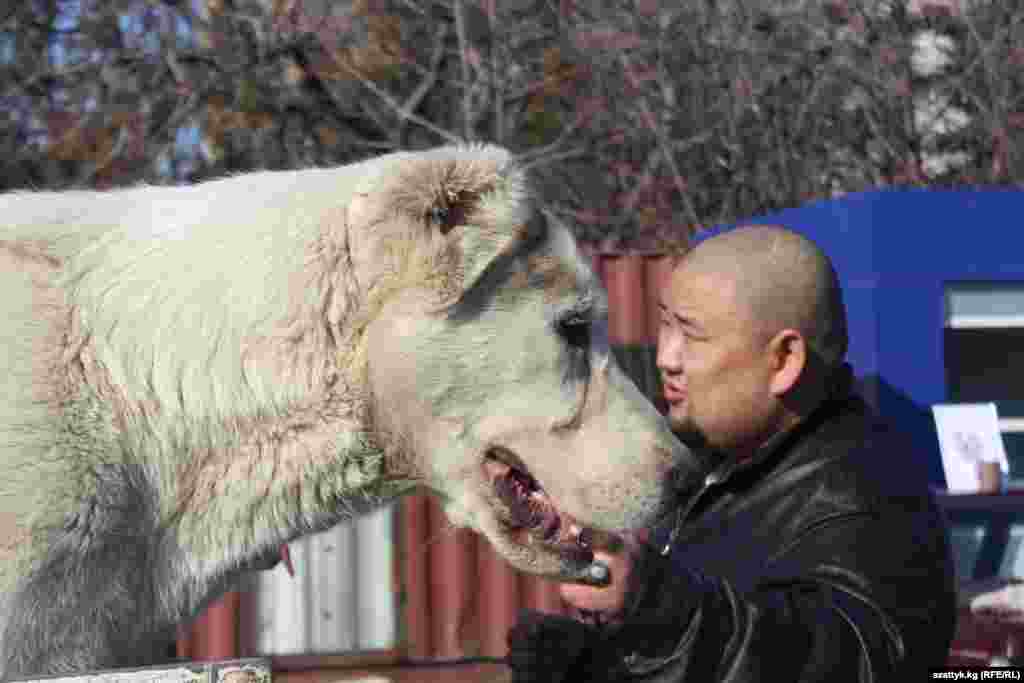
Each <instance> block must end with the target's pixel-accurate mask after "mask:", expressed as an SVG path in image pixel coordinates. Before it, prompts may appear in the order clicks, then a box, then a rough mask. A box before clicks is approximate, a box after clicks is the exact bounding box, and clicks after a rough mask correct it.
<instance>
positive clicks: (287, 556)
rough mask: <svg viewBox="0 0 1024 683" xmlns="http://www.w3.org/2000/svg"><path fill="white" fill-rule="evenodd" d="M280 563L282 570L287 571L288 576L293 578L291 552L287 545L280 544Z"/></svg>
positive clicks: (293, 570) (293, 566)
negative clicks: (282, 566)
mask: <svg viewBox="0 0 1024 683" xmlns="http://www.w3.org/2000/svg"><path fill="white" fill-rule="evenodd" d="M281 561H282V562H284V568H285V569H287V570H288V576H291V577H294V576H295V565H293V564H292V551H291V549H290V548H289V547H288V544H287V543H282V544H281Z"/></svg>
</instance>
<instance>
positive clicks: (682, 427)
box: [668, 414, 707, 449]
mask: <svg viewBox="0 0 1024 683" xmlns="http://www.w3.org/2000/svg"><path fill="white" fill-rule="evenodd" d="M668 426H669V429H671V430H672V433H673V434H675V436H676V438H677V439H679V440H680V441H682V442H683V443H684V444H686V445H687V446H689V447H690V448H694V449H698V448H701V447H703V446H705V445H706V444H707V438H706V437H705V436H704V432H702V431H701V430H700V428H699V427H697V425H695V424H694V423H693V421H692V420H690V419H689V418H677V417H673V416H672V415H671V414H669V416H668Z"/></svg>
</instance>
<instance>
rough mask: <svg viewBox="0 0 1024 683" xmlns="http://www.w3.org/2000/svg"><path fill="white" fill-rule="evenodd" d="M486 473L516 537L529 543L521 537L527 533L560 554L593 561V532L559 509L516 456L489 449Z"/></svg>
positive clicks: (578, 559)
mask: <svg viewBox="0 0 1024 683" xmlns="http://www.w3.org/2000/svg"><path fill="white" fill-rule="evenodd" d="M484 470H485V472H486V473H487V476H488V477H489V479H490V481H491V485H492V486H493V488H494V492H495V495H496V496H497V497H498V500H500V501H501V502H502V503H503V504H504V506H505V507H506V508H507V510H508V515H509V517H508V519H507V520H505V521H506V523H507V524H508V526H509V527H510V531H511V532H513V535H514V536H515V537H519V540H521V541H524V540H528V539H523V538H521V536H522V534H526V535H527V536H529V537H531V538H532V539H535V540H536V541H540V542H541V543H544V544H547V545H551V546H556V549H557V551H558V552H559V553H560V554H564V555H570V556H572V558H573V559H574V560H576V561H584V562H590V561H592V560H593V550H592V549H591V545H592V540H593V535H594V532H593V530H591V529H589V528H587V527H584V526H582V525H580V524H578V523H577V522H576V520H574V519H573V518H572V517H571V516H570V515H569V514H567V513H565V512H561V511H560V510H558V508H557V507H555V504H554V503H553V502H552V501H551V498H550V497H548V494H547V493H546V492H545V491H544V488H543V487H542V486H541V485H540V484H539V483H538V482H537V480H536V479H534V478H533V476H531V475H530V473H529V472H528V471H527V470H526V467H525V466H524V465H523V464H522V463H521V461H520V460H519V459H518V458H517V457H516V456H515V455H514V454H513V453H511V452H509V451H506V450H504V449H500V448H494V449H491V450H489V451H488V452H487V454H486V456H485V458H484Z"/></svg>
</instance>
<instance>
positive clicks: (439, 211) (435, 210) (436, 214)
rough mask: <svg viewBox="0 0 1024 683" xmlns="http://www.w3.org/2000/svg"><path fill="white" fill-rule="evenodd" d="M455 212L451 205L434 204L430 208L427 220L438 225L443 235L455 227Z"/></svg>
mask: <svg viewBox="0 0 1024 683" xmlns="http://www.w3.org/2000/svg"><path fill="white" fill-rule="evenodd" d="M455 213H456V212H455V211H453V210H452V209H451V207H448V206H434V207H432V208H431V209H430V212H429V213H428V215H427V220H428V221H430V222H431V223H432V224H433V225H436V226H437V228H438V229H439V230H440V231H441V234H442V235H447V234H448V233H449V232H451V231H452V228H454V227H455V220H454V218H455Z"/></svg>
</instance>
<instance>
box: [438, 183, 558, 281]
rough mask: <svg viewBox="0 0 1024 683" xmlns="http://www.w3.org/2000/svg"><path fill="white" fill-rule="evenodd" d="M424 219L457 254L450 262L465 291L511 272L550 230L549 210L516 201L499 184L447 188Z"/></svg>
mask: <svg viewBox="0 0 1024 683" xmlns="http://www.w3.org/2000/svg"><path fill="white" fill-rule="evenodd" d="M517 199H518V198H517ZM424 218H425V221H426V223H427V226H428V230H431V231H432V232H434V233H435V235H434V237H435V238H440V239H442V240H444V241H445V243H446V244H445V245H444V246H445V248H446V249H447V250H448V253H450V254H451V255H452V257H453V258H452V259H451V260H449V266H450V267H452V268H453V270H454V271H456V272H455V275H456V278H455V279H456V280H457V281H458V283H459V286H458V290H459V294H464V293H465V292H468V291H470V290H471V289H473V288H474V287H477V286H478V285H483V284H485V283H484V282H483V281H484V280H485V279H486V278H487V277H488V276H492V275H493V276H502V275H508V274H509V273H508V271H509V269H510V268H514V267H515V264H514V263H513V262H514V261H516V260H517V257H518V256H520V255H523V254H525V253H526V252H527V251H528V250H529V249H530V248H531V247H532V246H533V245H534V244H536V242H537V241H538V240H541V239H543V238H544V236H545V234H546V232H547V222H546V219H545V216H544V214H543V213H542V212H541V211H540V210H538V209H537V208H536V207H534V206H533V204H532V203H529V202H528V201H526V200H522V199H519V203H516V202H514V201H512V199H511V198H510V197H508V196H507V194H506V193H503V192H501V191H500V190H497V189H487V188H484V189H483V191H480V192H466V191H463V192H449V193H444V194H442V195H441V196H440V197H439V199H438V201H437V202H436V203H435V204H433V205H432V206H430V207H429V209H428V210H427V215H426V216H425V217H424ZM495 284H497V283H495Z"/></svg>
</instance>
